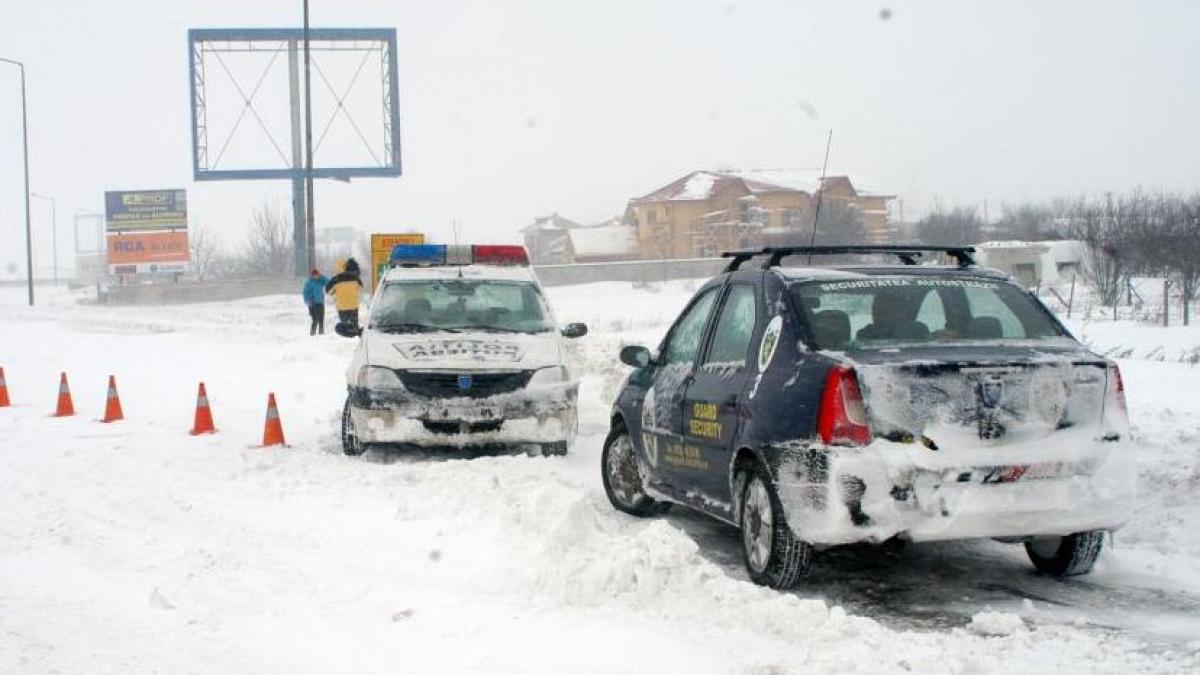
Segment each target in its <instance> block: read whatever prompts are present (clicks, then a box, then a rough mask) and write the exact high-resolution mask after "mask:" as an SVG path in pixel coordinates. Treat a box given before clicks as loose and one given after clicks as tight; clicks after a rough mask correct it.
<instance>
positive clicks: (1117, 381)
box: [1104, 363, 1129, 436]
mask: <svg viewBox="0 0 1200 675" xmlns="http://www.w3.org/2000/svg"><path fill="white" fill-rule="evenodd" d="M1104 426H1105V427H1106V428H1107V429H1108V430H1109V431H1110V432H1116V433H1117V434H1120V435H1122V436H1124V435H1126V434H1128V433H1129V405H1128V404H1127V403H1126V402H1125V380H1123V379H1122V378H1121V369H1120V368H1118V367H1117V364H1115V363H1110V364H1108V384H1107V386H1106V387H1105V390H1104Z"/></svg>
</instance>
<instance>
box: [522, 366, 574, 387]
mask: <svg viewBox="0 0 1200 675" xmlns="http://www.w3.org/2000/svg"><path fill="white" fill-rule="evenodd" d="M566 381H567V369H566V368H564V367H562V366H547V367H545V368H539V369H537V370H536V371H534V373H533V377H531V378H529V386H530V387H545V386H547V385H551V384H562V383H563V382H566Z"/></svg>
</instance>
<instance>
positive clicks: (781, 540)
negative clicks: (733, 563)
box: [738, 468, 813, 590]
mask: <svg viewBox="0 0 1200 675" xmlns="http://www.w3.org/2000/svg"><path fill="white" fill-rule="evenodd" d="M739 499H740V500H741V501H740V503H739V509H738V513H739V514H740V518H739V519H738V520H739V522H738V525H739V526H740V528H741V533H742V537H741V539H742V557H743V558H744V560H745V563H746V572H747V573H748V574H749V575H750V580H751V581H753V582H754V583H756V584H761V585H763V586H768V587H770V588H774V589H778V590H785V589H788V588H792V587H793V586H795V585H796V584H797V583H799V581H800V578H801V577H803V576H804V575H805V573H807V572H808V568H809V565H811V563H812V552H813V548H812V545H811V544H809V543H807V542H804V541H801V540H800V539H797V538H796V535H795V534H793V533H792V528H791V527H790V526H789V525H788V524H787V519H786V518H785V517H784V515H783V506H782V504H781V503H780V501H779V495H778V493H777V492H776V490H775V485H774V483H773V482H772V481H771V478H770V476H768V475H767V473H766V471H764V470H762V469H760V468H751V469H749V470H748V474H747V476H746V480H745V481H744V487H743V488H742V491H741V494H740V495H739Z"/></svg>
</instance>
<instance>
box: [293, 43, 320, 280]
mask: <svg viewBox="0 0 1200 675" xmlns="http://www.w3.org/2000/svg"><path fill="white" fill-rule="evenodd" d="M299 61H300V54H299V44H298V43H297V41H296V40H294V39H293V40H288V93H289V97H290V99H291V113H292V168H293V169H295V170H297V171H299V170H300V168H301V167H303V166H304V150H303V148H304V141H303V139H302V137H301V136H300V134H301V130H300V63H299ZM306 213H307V210H306V209H305V194H304V179H303V178H301V177H300V176H297V175H293V176H292V248H293V250H292V260H293V265H294V267H295V271H296V276H299V277H306V276H308V270H310V269H312V268H313V267H316V265H308V244H307V242H308V218H307V216H306Z"/></svg>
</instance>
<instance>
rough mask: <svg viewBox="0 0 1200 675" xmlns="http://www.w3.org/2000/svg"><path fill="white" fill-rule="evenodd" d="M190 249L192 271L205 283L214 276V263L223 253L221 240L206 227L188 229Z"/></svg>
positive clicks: (199, 226) (197, 226) (198, 226)
mask: <svg viewBox="0 0 1200 675" xmlns="http://www.w3.org/2000/svg"><path fill="white" fill-rule="evenodd" d="M188 249H189V250H190V251H191V255H192V270H193V271H194V272H195V273H196V278H197V279H198V280H200V281H204V280H205V279H208V278H209V277H210V276H212V275H213V272H214V263H215V262H216V259H217V257H218V256H219V255H220V251H221V239H220V237H218V236H217V233H216V232H213V231H212V230H211V229H209V228H208V227H206V226H204V225H196V226H194V227H191V228H189V229H188Z"/></svg>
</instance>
